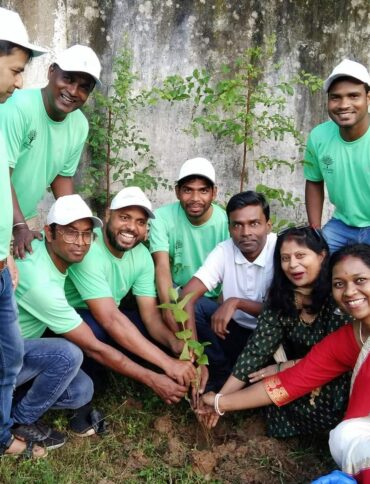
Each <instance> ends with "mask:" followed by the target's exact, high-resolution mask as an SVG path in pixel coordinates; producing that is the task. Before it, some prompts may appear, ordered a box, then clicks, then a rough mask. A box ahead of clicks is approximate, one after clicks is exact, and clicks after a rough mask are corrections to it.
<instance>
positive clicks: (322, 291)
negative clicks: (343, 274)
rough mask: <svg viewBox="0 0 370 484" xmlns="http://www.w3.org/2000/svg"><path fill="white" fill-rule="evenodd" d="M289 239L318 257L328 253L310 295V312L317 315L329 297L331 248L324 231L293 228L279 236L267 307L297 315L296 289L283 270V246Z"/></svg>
mask: <svg viewBox="0 0 370 484" xmlns="http://www.w3.org/2000/svg"><path fill="white" fill-rule="evenodd" d="M290 240H293V241H294V242H296V243H297V244H298V245H300V246H302V247H307V248H308V249H310V250H312V251H314V252H315V253H316V254H322V253H323V252H324V251H325V255H324V258H323V261H322V263H321V269H320V272H319V275H318V277H317V278H316V280H315V281H314V283H313V287H312V293H311V298H312V304H311V306H310V312H312V314H317V313H318V312H319V311H320V309H321V307H322V305H323V303H324V301H325V300H326V299H327V297H328V296H329V294H330V287H331V284H330V278H329V247H328V244H327V243H326V241H325V239H324V237H323V235H322V233H321V231H320V230H318V229H314V228H312V227H291V228H289V229H286V230H284V231H282V232H280V233H279V234H278V237H277V241H276V247H275V252H274V276H273V279H272V283H271V286H270V289H269V292H268V296H267V307H268V308H270V309H273V310H274V311H279V312H280V314H282V315H283V316H296V315H297V309H296V307H295V303H294V289H295V288H296V286H295V285H294V284H293V283H292V282H290V280H289V279H288V278H287V276H286V275H285V273H284V271H283V269H282V267H281V256H280V252H281V246H282V245H283V243H284V242H285V241H290Z"/></svg>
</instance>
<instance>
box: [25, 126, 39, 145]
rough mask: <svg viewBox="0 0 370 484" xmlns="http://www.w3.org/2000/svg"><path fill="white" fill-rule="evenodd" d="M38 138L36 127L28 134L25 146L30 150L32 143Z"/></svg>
mask: <svg viewBox="0 0 370 484" xmlns="http://www.w3.org/2000/svg"><path fill="white" fill-rule="evenodd" d="M36 138H37V131H36V130H35V129H31V131H30V132H29V133H28V135H27V140H26V141H25V142H24V146H25V147H26V148H27V149H28V150H30V149H31V148H32V143H33V142H34V141H35V139H36Z"/></svg>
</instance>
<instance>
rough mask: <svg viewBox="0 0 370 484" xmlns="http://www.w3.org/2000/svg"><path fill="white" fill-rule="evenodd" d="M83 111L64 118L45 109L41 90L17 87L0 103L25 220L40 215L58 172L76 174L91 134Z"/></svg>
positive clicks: (0, 123) (0, 125)
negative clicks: (53, 116)
mask: <svg viewBox="0 0 370 484" xmlns="http://www.w3.org/2000/svg"><path fill="white" fill-rule="evenodd" d="M88 130H89V127H88V123H87V119H86V118H85V116H84V115H83V114H82V112H81V111H80V110H77V111H73V112H72V113H70V114H68V116H67V117H66V118H65V119H64V120H63V121H59V122H57V121H53V120H52V119H50V118H49V116H48V115H47V113H46V111H45V107H44V103H43V100H42V95H41V90H40V89H24V90H17V91H16V92H15V93H14V94H13V95H12V97H11V98H9V99H8V101H7V102H6V103H4V104H2V105H0V131H2V133H3V136H4V139H5V141H6V145H7V151H8V155H9V156H8V160H7V161H8V163H9V166H10V167H11V168H13V174H12V183H13V186H14V188H15V191H16V193H17V197H18V201H19V204H20V207H21V210H22V213H23V215H24V217H25V218H26V219H29V218H31V217H33V216H34V215H36V214H37V204H38V203H39V201H40V200H41V199H42V198H43V196H44V194H45V190H46V188H47V187H48V186H49V185H50V183H52V182H53V180H54V179H55V177H56V176H57V175H61V176H66V177H69V176H73V175H74V174H75V171H76V168H77V165H78V162H79V160H80V156H81V152H82V149H83V146H84V144H85V140H86V137H87V134H88Z"/></svg>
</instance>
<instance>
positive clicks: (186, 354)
mask: <svg viewBox="0 0 370 484" xmlns="http://www.w3.org/2000/svg"><path fill="white" fill-rule="evenodd" d="M179 359H180V360H185V361H189V360H190V359H191V358H190V352H189V347H188V345H187V343H185V344H184V348H183V349H182V352H181V355H180V357H179Z"/></svg>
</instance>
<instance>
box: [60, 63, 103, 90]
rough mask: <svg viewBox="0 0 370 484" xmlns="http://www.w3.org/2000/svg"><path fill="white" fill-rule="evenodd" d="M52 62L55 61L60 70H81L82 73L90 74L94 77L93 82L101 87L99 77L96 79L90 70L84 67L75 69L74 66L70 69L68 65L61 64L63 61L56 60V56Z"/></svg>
mask: <svg viewBox="0 0 370 484" xmlns="http://www.w3.org/2000/svg"><path fill="white" fill-rule="evenodd" d="M54 62H55V63H56V64H58V66H59V67H60V68H61V69H62V71H66V72H83V73H84V74H88V75H89V76H91V77H92V78H93V79H94V81H95V84H96V85H97V86H99V87H101V85H102V83H101V80H100V79H98V78H97V77H95V76H94V74H91V72H88V71H86V70H84V69H77V68H76V67H73V68H72V69H71V68H70V66H68V65H65V64H63V62H60V61H59V60H58V58H57V59H55V61H54Z"/></svg>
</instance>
